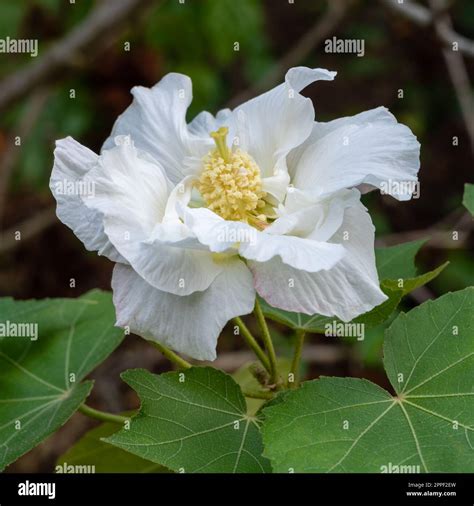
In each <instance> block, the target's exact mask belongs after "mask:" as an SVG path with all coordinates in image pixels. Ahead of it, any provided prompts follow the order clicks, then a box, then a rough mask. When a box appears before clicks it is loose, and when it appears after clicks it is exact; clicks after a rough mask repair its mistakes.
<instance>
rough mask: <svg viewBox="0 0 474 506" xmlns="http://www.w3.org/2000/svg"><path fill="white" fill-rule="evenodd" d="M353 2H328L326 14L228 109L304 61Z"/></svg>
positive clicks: (240, 94) (231, 101)
mask: <svg viewBox="0 0 474 506" xmlns="http://www.w3.org/2000/svg"><path fill="white" fill-rule="evenodd" d="M353 3H354V2H353V0H330V1H329V2H328V9H327V12H326V13H325V14H324V16H323V17H322V18H319V19H318V20H317V21H316V23H315V24H314V25H313V26H312V28H310V29H309V31H308V32H306V33H305V34H304V35H303V36H302V37H301V38H300V39H299V40H298V42H297V43H296V44H295V45H294V46H293V47H292V48H291V49H290V50H289V51H288V52H287V53H286V54H285V55H283V57H282V58H281V59H280V60H279V61H278V62H277V63H276V64H275V65H274V66H273V67H272V68H271V69H270V70H269V71H268V72H267V73H266V74H265V75H264V76H263V77H262V78H261V79H260V80H259V81H257V83H256V84H255V86H251V87H250V88H248V89H246V90H244V91H243V92H241V93H239V94H238V95H236V96H235V97H233V98H232V99H231V100H230V101H229V103H228V106H229V107H231V108H232V107H235V106H237V105H239V104H241V103H242V102H245V101H246V100H249V99H250V98H252V97H254V96H255V95H257V94H258V93H260V92H261V91H265V90H268V89H269V88H271V87H272V86H274V85H275V84H276V83H278V81H279V80H280V79H281V77H282V76H283V75H284V73H285V72H286V71H287V70H288V69H289V68H291V67H293V66H295V65H298V64H299V63H300V62H302V61H304V60H305V59H306V58H307V57H308V56H309V54H310V53H311V51H312V50H313V49H314V48H315V47H316V46H317V45H318V44H319V43H320V42H321V41H322V40H323V39H324V38H326V37H327V36H328V35H330V34H331V33H333V32H334V30H335V29H336V27H337V26H338V25H339V24H340V23H341V22H342V20H343V19H344V18H345V16H346V15H347V14H348V12H349V8H350V7H351V6H352V4H353Z"/></svg>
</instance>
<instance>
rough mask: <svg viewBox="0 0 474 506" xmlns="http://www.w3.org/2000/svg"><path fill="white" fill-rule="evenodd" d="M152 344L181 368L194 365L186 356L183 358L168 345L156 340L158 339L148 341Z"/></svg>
mask: <svg viewBox="0 0 474 506" xmlns="http://www.w3.org/2000/svg"><path fill="white" fill-rule="evenodd" d="M148 342H149V343H150V344H151V345H152V346H154V347H155V348H156V349H158V350H160V352H161V353H162V354H163V355H164V356H165V357H166V358H167V359H168V360H169V361H170V362H173V364H175V365H177V366H178V367H179V368H180V369H189V368H190V367H192V364H190V363H189V362H188V361H187V360H184V358H181V357H180V356H179V355H178V354H177V353H175V352H174V351H171V350H170V349H169V348H167V347H166V346H163V345H162V344H160V343H158V342H156V341H148Z"/></svg>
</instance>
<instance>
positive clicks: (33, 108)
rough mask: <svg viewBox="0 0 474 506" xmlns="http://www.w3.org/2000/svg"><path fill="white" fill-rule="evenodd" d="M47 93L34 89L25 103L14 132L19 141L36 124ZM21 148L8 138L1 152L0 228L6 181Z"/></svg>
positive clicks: (23, 139) (6, 188)
mask: <svg viewBox="0 0 474 506" xmlns="http://www.w3.org/2000/svg"><path fill="white" fill-rule="evenodd" d="M48 96H49V93H48V91H46V90H42V89H39V90H38V91H36V92H35V93H34V94H33V95H32V97H31V99H30V100H29V102H28V103H27V104H26V109H25V113H24V116H23V118H22V120H21V122H20V124H19V126H18V129H17V131H16V132H15V137H20V139H21V143H23V142H24V141H25V138H26V137H28V135H29V133H30V132H31V130H33V127H34V126H35V124H36V121H37V120H38V118H39V116H40V114H41V112H42V111H43V108H44V106H45V104H46V102H47V100H48ZM20 153H21V148H20V146H16V145H15V142H14V139H13V138H10V139H9V140H8V146H7V148H6V149H5V151H4V153H3V154H2V159H1V161H0V229H1V226H2V220H3V211H4V208H5V203H6V194H7V190H8V183H9V181H10V176H11V173H12V171H13V168H14V166H15V164H16V162H17V160H18V158H19V156H20Z"/></svg>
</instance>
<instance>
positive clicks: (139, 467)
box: [56, 423, 169, 473]
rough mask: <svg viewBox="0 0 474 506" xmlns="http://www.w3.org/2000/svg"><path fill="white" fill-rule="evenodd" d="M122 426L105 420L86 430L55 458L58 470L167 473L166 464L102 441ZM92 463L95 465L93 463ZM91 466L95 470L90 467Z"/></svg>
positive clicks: (74, 471) (63, 471)
mask: <svg viewBox="0 0 474 506" xmlns="http://www.w3.org/2000/svg"><path fill="white" fill-rule="evenodd" d="M119 429H120V427H119V426H118V425H117V424H115V423H103V424H102V425H99V426H98V427H96V428H95V429H92V430H90V431H89V432H87V433H86V434H85V435H84V436H83V437H82V438H81V439H80V440H79V441H78V442H77V443H76V444H75V445H74V446H73V447H72V448H71V449H70V450H69V451H67V452H66V453H65V454H64V455H62V456H61V457H60V458H59V459H58V461H57V462H56V472H57V473H58V472H62V473H65V472H73V473H78V472H80V471H81V470H84V471H83V472H95V473H166V472H169V471H168V470H167V469H165V468H164V467H163V466H160V465H159V464H155V463H154V462H150V461H149V460H145V459H142V458H140V457H137V456H136V455H133V454H131V453H129V452H126V451H124V450H121V449H120V448H118V447H116V446H112V445H110V444H108V443H104V442H103V441H102V439H103V438H105V437H108V436H111V435H112V434H114V433H115V432H117V431H118V430H119ZM92 466H93V467H92ZM91 468H92V469H93V471H91Z"/></svg>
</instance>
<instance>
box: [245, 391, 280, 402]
mask: <svg viewBox="0 0 474 506" xmlns="http://www.w3.org/2000/svg"><path fill="white" fill-rule="evenodd" d="M243 394H244V395H245V397H250V398H251V399H266V400H269V399H273V394H272V392H266V391H264V390H245V389H244V390H243Z"/></svg>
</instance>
